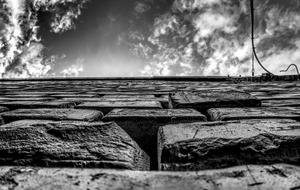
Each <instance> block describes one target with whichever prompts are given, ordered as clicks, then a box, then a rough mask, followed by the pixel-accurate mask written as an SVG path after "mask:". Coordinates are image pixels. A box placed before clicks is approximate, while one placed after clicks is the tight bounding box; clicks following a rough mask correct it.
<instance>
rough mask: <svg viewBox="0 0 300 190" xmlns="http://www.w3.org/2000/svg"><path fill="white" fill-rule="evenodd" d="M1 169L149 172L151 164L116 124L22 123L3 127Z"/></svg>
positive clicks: (0, 139)
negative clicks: (92, 168) (82, 169)
mask: <svg viewBox="0 0 300 190" xmlns="http://www.w3.org/2000/svg"><path fill="white" fill-rule="evenodd" d="M0 165H21V166H41V167H48V166H49V167H95V168H118V169H132V170H148V169H149V165H150V162H149V157H148V156H147V155H146V153H144V152H143V151H142V150H141V149H140V148H139V146H138V145H137V144H136V143H135V142H134V141H133V140H132V139H131V138H130V137H129V135H128V134H127V133H126V132H125V131H124V130H123V129H121V128H120V127H119V126H118V125H116V124H115V123H102V122H97V123H88V122H79V121H57V122H55V121H39V120H21V121H16V122H13V123H9V124H6V125H2V126H1V127H0Z"/></svg>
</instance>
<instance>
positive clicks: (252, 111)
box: [208, 107, 300, 121]
mask: <svg viewBox="0 0 300 190" xmlns="http://www.w3.org/2000/svg"><path fill="white" fill-rule="evenodd" d="M208 115H209V116H210V120H212V121H229V120H241V119H297V120H299V119H300V108H296V107H295V108H293V107H259V108H212V109H209V110H208Z"/></svg>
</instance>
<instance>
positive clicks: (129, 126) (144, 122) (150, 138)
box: [103, 109, 206, 169]
mask: <svg viewBox="0 0 300 190" xmlns="http://www.w3.org/2000/svg"><path fill="white" fill-rule="evenodd" d="M103 121H114V122H116V123H117V124H118V125H119V126H120V127H122V128H123V129H124V130H125V131H126V132H127V133H128V134H129V135H130V136H131V137H132V138H133V139H134V140H135V141H136V142H137V143H138V144H139V145H140V147H141V148H142V149H143V150H145V151H146V153H148V155H150V156H151V157H152V160H151V168H152V169H157V166H158V165H157V159H156V158H157V146H156V143H157V132H158V128H159V126H163V125H166V124H169V123H178V122H181V123H187V122H196V121H206V117H205V116H204V115H202V114H201V113H200V112H198V111H196V110H193V109H174V110H171V109H169V110H166V109H114V110H113V111H111V112H110V113H109V114H107V115H106V116H105V117H104V118H103Z"/></svg>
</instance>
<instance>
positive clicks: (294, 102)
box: [262, 99, 300, 107]
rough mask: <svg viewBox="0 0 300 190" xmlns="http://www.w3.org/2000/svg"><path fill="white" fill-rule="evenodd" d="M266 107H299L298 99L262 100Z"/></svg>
mask: <svg viewBox="0 0 300 190" xmlns="http://www.w3.org/2000/svg"><path fill="white" fill-rule="evenodd" d="M262 106H266V107H300V99H285V100H262Z"/></svg>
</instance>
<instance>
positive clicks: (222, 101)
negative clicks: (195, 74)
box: [169, 90, 261, 109]
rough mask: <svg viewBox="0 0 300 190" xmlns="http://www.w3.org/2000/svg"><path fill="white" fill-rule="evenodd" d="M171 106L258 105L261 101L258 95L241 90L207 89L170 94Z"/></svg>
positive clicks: (199, 107) (198, 107)
mask: <svg viewBox="0 0 300 190" xmlns="http://www.w3.org/2000/svg"><path fill="white" fill-rule="evenodd" d="M169 105H170V108H195V109H207V108H216V107H256V106H260V105H261V102H260V100H258V99H257V98H256V97H254V96H252V95H250V94H248V93H246V92H241V91H233V90H228V91H217V90H205V91H198V92H178V93H173V94H170V97H169Z"/></svg>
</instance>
